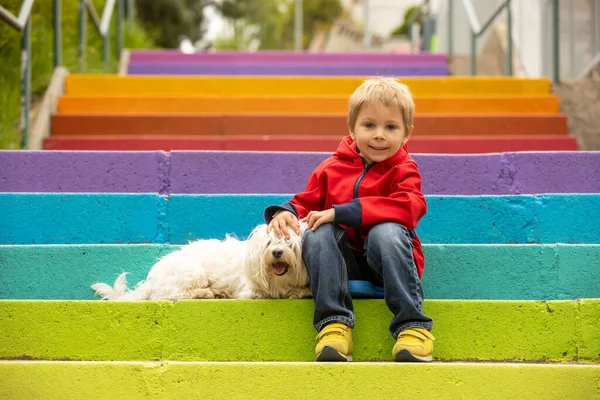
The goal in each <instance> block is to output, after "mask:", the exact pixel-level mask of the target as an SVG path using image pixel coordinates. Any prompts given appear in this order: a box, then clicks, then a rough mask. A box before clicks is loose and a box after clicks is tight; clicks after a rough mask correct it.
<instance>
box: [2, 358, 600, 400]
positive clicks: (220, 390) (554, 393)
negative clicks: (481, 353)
mask: <svg viewBox="0 0 600 400" xmlns="http://www.w3.org/2000/svg"><path fill="white" fill-rule="evenodd" d="M0 398H2V399H11V400H31V399H35V400H45V399H49V400H50V399H51V400H55V399H61V400H81V399H94V400H115V399H127V400H145V399H157V400H170V399H173V400H175V399H177V400H180V399H211V400H221V399H307V400H310V399H315V400H322V399H331V398H340V399H370V398H378V399H399V398H411V399H430V400H437V399H440V400H447V399H476V400H485V399H502V400H511V399H515V400H516V399H518V400H522V399H527V400H536V399H543V400H554V399H556V400H564V399H569V400H590V399H598V398H600V366H598V365H568V364H562V365H555V364H551V365H545V364H503V363H430V364H396V363H391V362H390V363H343V364H342V363H337V364H336V363H319V364H317V363H276V362H275V363H262V362H254V363H210V362H208V363H207V362H191V363H181V362H165V363H159V362H68V361H59V362H51V361H3V362H0Z"/></svg>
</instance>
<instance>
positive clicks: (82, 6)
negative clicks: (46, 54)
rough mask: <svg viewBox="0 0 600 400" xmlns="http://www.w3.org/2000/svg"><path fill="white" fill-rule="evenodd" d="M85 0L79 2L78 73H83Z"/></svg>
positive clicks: (85, 21) (85, 22)
mask: <svg viewBox="0 0 600 400" xmlns="http://www.w3.org/2000/svg"><path fill="white" fill-rule="evenodd" d="M86 6H87V5H86V0H79V51H78V56H79V71H80V72H85V47H86V41H87V40H86V25H87V10H86Z"/></svg>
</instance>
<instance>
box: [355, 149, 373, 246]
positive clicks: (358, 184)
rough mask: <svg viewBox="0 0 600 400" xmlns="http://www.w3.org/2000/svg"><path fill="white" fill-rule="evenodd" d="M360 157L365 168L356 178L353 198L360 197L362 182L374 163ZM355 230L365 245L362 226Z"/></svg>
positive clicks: (359, 239) (357, 236)
mask: <svg viewBox="0 0 600 400" xmlns="http://www.w3.org/2000/svg"><path fill="white" fill-rule="evenodd" d="M360 159H361V160H362V162H363V166H364V170H363V172H362V174H361V175H360V176H359V177H358V179H357V180H356V183H355V184H354V196H353V197H352V199H356V198H358V189H359V188H360V183H361V182H362V180H363V179H364V178H365V175H367V172H369V169H371V166H372V164H367V162H366V161H365V159H364V158H363V157H361V158H360ZM354 231H355V233H356V238H357V239H358V241H359V242H360V245H361V247H362V246H363V245H364V242H363V240H362V237H361V235H360V228H354Z"/></svg>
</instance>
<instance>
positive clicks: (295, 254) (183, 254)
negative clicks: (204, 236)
mask: <svg viewBox="0 0 600 400" xmlns="http://www.w3.org/2000/svg"><path fill="white" fill-rule="evenodd" d="M302 225H303V226H301V234H302V233H303V231H304V230H305V229H306V226H305V224H302ZM289 231H290V239H289V240H286V239H285V238H278V237H277V236H276V235H275V234H274V233H273V232H271V233H270V234H267V225H259V226H257V227H256V228H255V229H254V230H253V231H252V233H251V234H250V236H249V237H248V240H243V241H242V240H238V239H236V238H233V237H230V236H227V237H226V238H225V240H222V241H221V240H217V239H208V240H197V241H195V242H191V243H189V244H187V245H185V246H183V247H181V248H180V249H179V250H177V251H174V252H172V253H170V254H168V255H166V256H165V257H163V258H162V259H160V260H159V261H158V262H157V263H156V264H155V265H154V266H153V267H152V268H151V270H150V272H149V273H148V277H147V278H146V280H144V281H142V282H140V283H138V284H137V285H136V287H135V288H134V289H133V290H129V289H128V288H127V280H126V275H127V274H126V273H123V274H121V275H119V277H118V278H117V280H116V281H115V284H114V287H111V286H110V285H107V284H106V283H96V284H94V285H92V289H94V290H95V291H96V294H97V295H99V296H101V297H102V299H103V300H171V301H176V300H180V299H215V298H221V299H264V298H291V299H294V298H307V297H310V289H309V288H308V274H307V272H306V266H305V265H304V262H303V261H302V255H301V250H302V243H301V237H302V236H301V235H300V236H298V235H296V234H295V233H294V232H293V231H292V230H291V229H290V230H289Z"/></svg>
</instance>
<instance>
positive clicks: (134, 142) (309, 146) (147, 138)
mask: <svg viewBox="0 0 600 400" xmlns="http://www.w3.org/2000/svg"><path fill="white" fill-rule="evenodd" d="M342 136H343V135H340V136H333V135H332V136H303V137H291V136H264V135H261V136H179V135H169V136H151V135H119V136H112V135H83V136H82V135H67V136H54V135H53V136H51V137H49V138H47V139H45V141H44V148H45V149H46V150H165V151H169V150H240V151H241V150H245V151H325V152H333V151H335V149H336V148H337V145H338V144H339V142H340V140H341V138H342ZM408 146H409V150H410V151H411V152H413V153H445V154H457V153H470V154H472V153H495V152H504V151H560V150H577V142H576V140H575V138H573V137H570V136H566V135H537V136H532V135H526V136H522V135H518V136H413V137H412V138H411V139H410V141H409V142H408Z"/></svg>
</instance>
